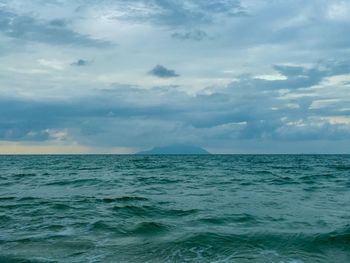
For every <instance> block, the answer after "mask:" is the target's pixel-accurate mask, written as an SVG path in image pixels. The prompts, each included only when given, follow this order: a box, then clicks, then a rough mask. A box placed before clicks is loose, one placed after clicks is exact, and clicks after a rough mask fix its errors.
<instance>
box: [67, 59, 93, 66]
mask: <svg viewBox="0 0 350 263" xmlns="http://www.w3.org/2000/svg"><path fill="white" fill-rule="evenodd" d="M89 64H90V61H89V60H85V59H78V60H77V61H75V62H73V63H71V65H72V66H77V67H82V66H87V65H89Z"/></svg>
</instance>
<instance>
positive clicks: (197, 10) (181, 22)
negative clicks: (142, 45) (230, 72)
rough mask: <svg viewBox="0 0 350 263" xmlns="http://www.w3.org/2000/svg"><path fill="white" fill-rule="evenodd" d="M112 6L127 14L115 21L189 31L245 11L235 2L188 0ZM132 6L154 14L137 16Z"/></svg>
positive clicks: (140, 1) (142, 0)
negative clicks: (146, 23)
mask: <svg viewBox="0 0 350 263" xmlns="http://www.w3.org/2000/svg"><path fill="white" fill-rule="evenodd" d="M105 3H106V2H105ZM99 4H100V2H99ZM107 4H110V2H109V1H107ZM115 4H119V5H120V7H119V9H123V10H124V11H126V15H124V16H118V17H116V19H127V20H136V21H143V22H149V23H153V24H156V25H160V26H170V27H185V28H188V27H189V28H190V27H194V26H196V25H201V24H208V23H211V22H213V21H214V20H215V19H216V18H217V17H221V18H222V17H223V16H228V17H232V16H241V15H243V14H245V10H244V9H243V7H242V5H241V3H240V1H238V0H216V1H196V0H189V1H186V2H185V1H173V0H136V1H133V2H130V1H127V0H120V1H116V2H115ZM135 4H139V5H143V6H145V7H146V8H148V9H150V10H155V12H146V13H145V12H138V11H137V9H135V8H133V5H135ZM112 6H113V5H112Z"/></svg>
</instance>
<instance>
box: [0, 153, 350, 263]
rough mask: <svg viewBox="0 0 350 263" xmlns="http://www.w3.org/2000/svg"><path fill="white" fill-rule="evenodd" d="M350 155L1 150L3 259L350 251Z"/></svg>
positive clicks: (218, 257)
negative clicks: (47, 153) (15, 152)
mask: <svg viewBox="0 0 350 263" xmlns="http://www.w3.org/2000/svg"><path fill="white" fill-rule="evenodd" d="M349 179H350V156H346V155H343V156H340V155H338V156H337V155H333V156H316V155H315V156H303V155H294V156H293V155H292V156H289V155H283V156H282V155H278V156H274V155H260V156H252V155H234V156H216V155H213V156H101V155H99V156H0V262H1V263H7V262H136V263H137V262H266V263H267V262H269V263H270V262H280V263H282V262H283V263H302V262H337V263H341V262H344V263H348V262H350V180H349Z"/></svg>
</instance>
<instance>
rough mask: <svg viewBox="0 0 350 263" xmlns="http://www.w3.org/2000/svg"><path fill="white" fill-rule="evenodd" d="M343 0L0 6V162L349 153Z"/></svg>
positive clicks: (117, 0) (348, 40) (348, 54)
mask: <svg viewBox="0 0 350 263" xmlns="http://www.w3.org/2000/svg"><path fill="white" fill-rule="evenodd" d="M349 14H350V1H348V0H346V1H343V0H309V1H305V0H303V1H302V0H241V1H238V0H133V1H128V0H74V1H73V0H31V1H28V0H0V153H3V154H6V153H120V154H124V153H134V152H137V151H140V150H145V149H150V148H152V147H155V146H162V145H168V144H191V145H197V146H201V147H203V148H205V149H207V150H208V151H210V152H212V153H252V154H255V153H350V15H349Z"/></svg>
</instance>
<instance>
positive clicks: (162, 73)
mask: <svg viewBox="0 0 350 263" xmlns="http://www.w3.org/2000/svg"><path fill="white" fill-rule="evenodd" d="M149 74H151V75H153V76H156V77H159V78H175V77H179V76H180V75H179V74H177V73H176V71H175V70H172V69H167V68H166V67H164V66H162V65H156V66H155V67H154V68H153V69H151V70H150V71H149Z"/></svg>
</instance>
